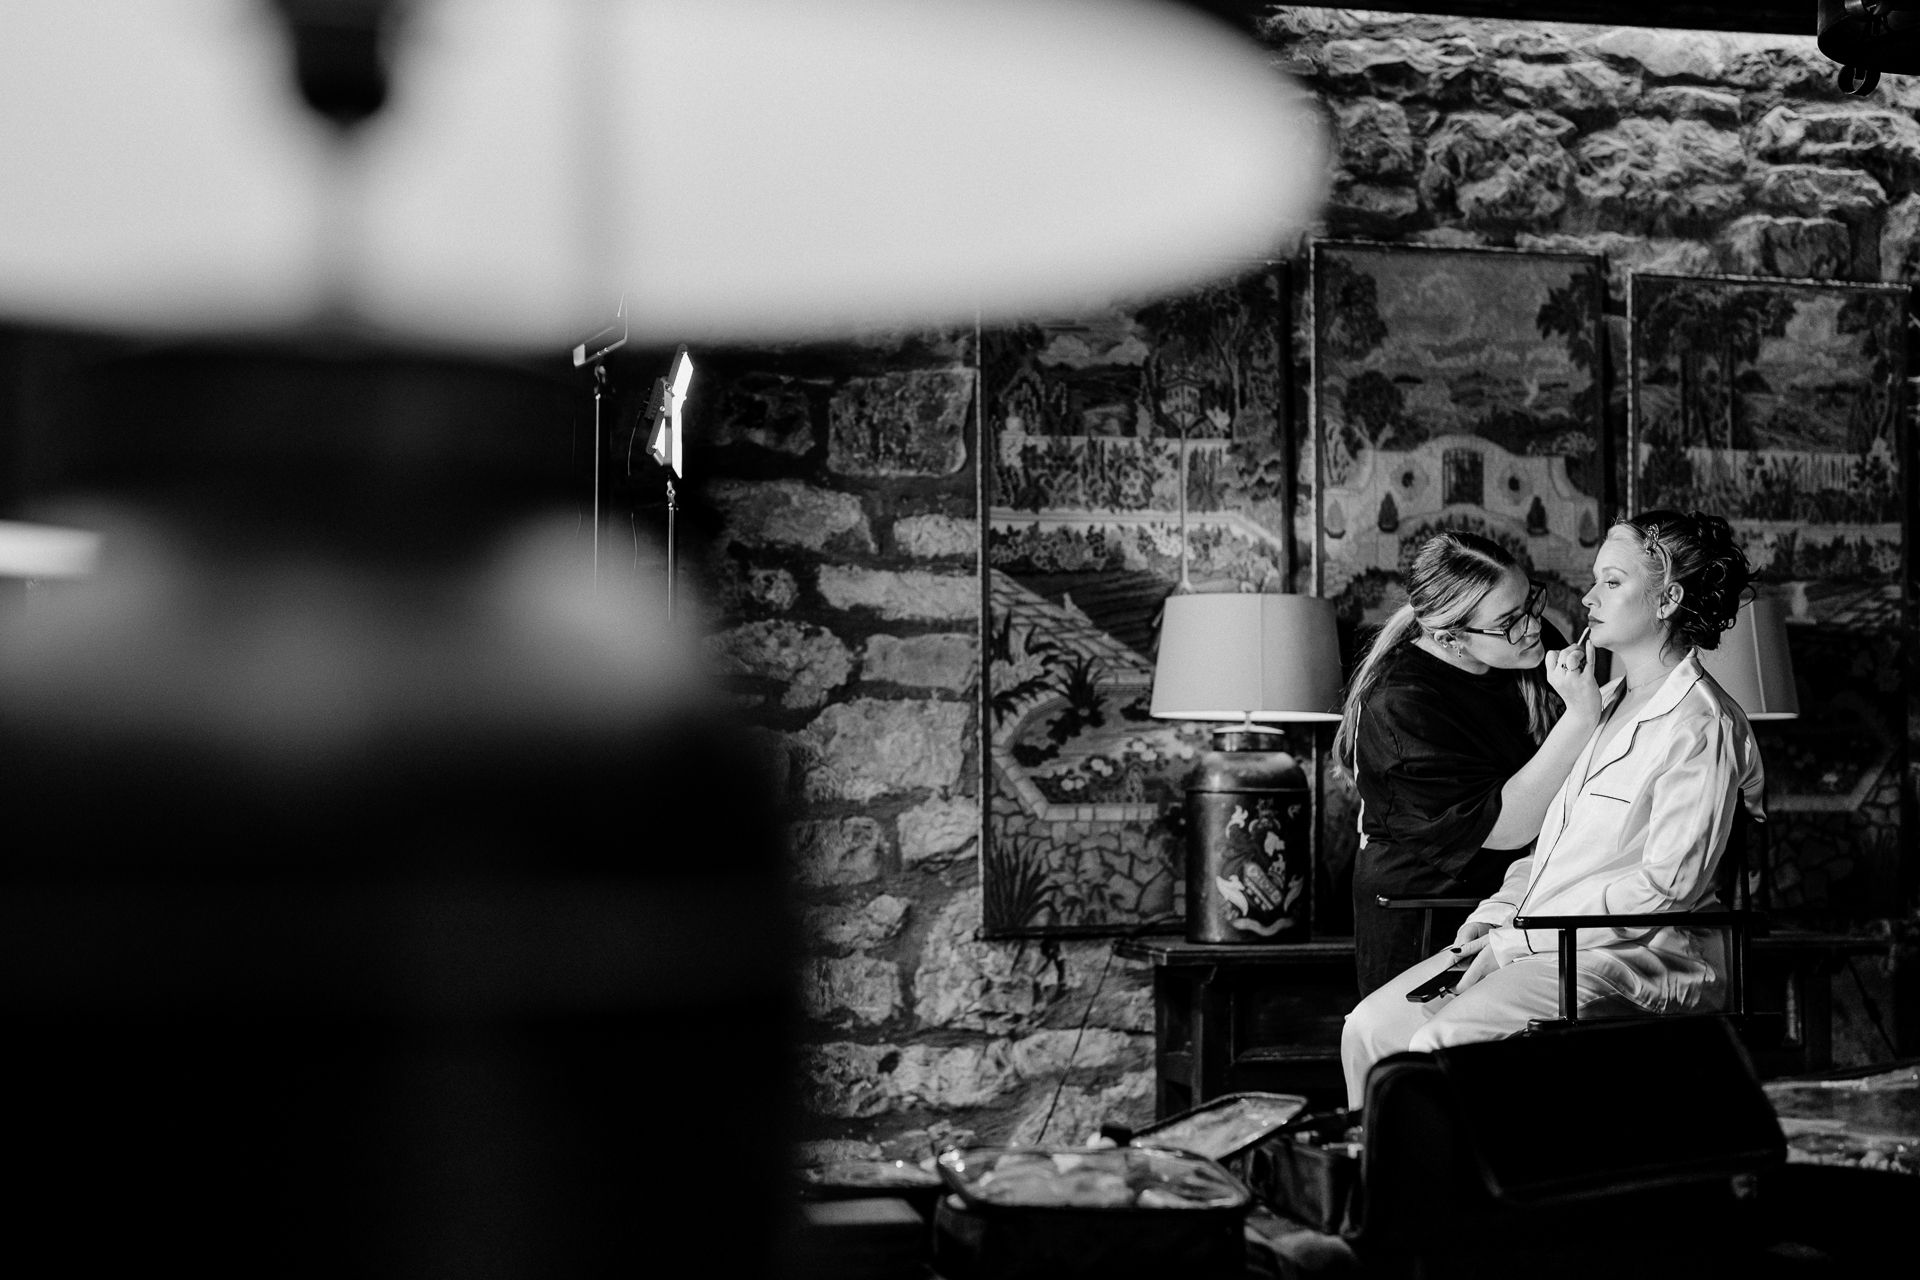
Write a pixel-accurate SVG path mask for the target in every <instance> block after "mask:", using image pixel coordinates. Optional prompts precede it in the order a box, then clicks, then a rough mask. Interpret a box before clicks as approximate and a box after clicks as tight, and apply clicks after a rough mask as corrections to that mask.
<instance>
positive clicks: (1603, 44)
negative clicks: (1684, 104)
mask: <svg viewBox="0 0 1920 1280" xmlns="http://www.w3.org/2000/svg"><path fill="white" fill-rule="evenodd" d="M1583 43H1585V45H1586V48H1587V49H1589V50H1591V51H1592V52H1594V53H1597V54H1600V55H1601V56H1602V57H1605V58H1609V59H1612V60H1614V61H1616V62H1619V63H1623V64H1625V65H1628V66H1632V67H1637V68H1639V69H1640V70H1641V71H1643V72H1645V73H1646V74H1647V75H1648V76H1650V77H1652V78H1653V79H1655V80H1706V81H1714V80H1718V79H1720V78H1721V77H1722V76H1723V75H1725V74H1726V69H1727V54H1728V49H1727V44H1726V41H1724V40H1723V39H1721V37H1720V36H1719V35H1717V34H1716V33H1714V32H1711V31H1672V30H1663V29H1656V28H1652V27H1616V28H1614V29H1613V30H1611V31H1608V32H1606V33H1604V34H1603V35H1601V36H1599V37H1598V38H1597V39H1593V40H1590V41H1585V42H1583Z"/></svg>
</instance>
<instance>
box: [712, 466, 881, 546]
mask: <svg viewBox="0 0 1920 1280" xmlns="http://www.w3.org/2000/svg"><path fill="white" fill-rule="evenodd" d="M708 493H709V495H710V496H711V497H712V499H713V502H714V505H715V506H717V507H718V508H720V511H721V513H722V514H723V515H724V516H725V517H726V522H727V528H726V536H727V538H728V539H730V540H731V541H733V542H737V543H739V544H741V545H742V546H747V547H758V546H792V547H805V548H806V549H808V550H810V551H824V550H829V549H840V550H848V551H866V552H872V551H873V549H874V545H873V530H872V529H871V528H869V527H868V525H867V514H866V512H865V511H864V510H863V509H862V508H861V506H860V499H859V498H857V497H855V496H854V495H853V494H850V493H839V492H837V491H835V490H832V489H819V488H815V487H814V486H812V485H808V484H802V483H801V482H800V481H798V480H767V481H748V480H718V481H715V482H714V484H713V486H712V487H711V488H710V489H709V490H708Z"/></svg>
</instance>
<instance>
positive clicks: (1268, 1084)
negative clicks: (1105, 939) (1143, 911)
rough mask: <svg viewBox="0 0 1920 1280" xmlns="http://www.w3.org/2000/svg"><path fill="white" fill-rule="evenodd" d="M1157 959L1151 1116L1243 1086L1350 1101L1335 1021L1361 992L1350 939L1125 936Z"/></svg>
mask: <svg viewBox="0 0 1920 1280" xmlns="http://www.w3.org/2000/svg"><path fill="white" fill-rule="evenodd" d="M1119 953H1120V954H1121V955H1123V956H1126V957H1128V958H1130V959H1134V960H1149V961H1152V962H1153V1030H1154V1058H1155V1063H1154V1065H1155V1075H1156V1089H1155V1099H1154V1107H1155V1114H1156V1115H1157V1116H1159V1117H1160V1118H1162V1119H1164V1118H1166V1117H1167V1116H1170V1115H1174V1114H1176V1113H1178V1112H1181V1111H1185V1110H1186V1109H1187V1108H1189V1107H1192V1106H1197V1105H1198V1104H1200V1103H1202V1102H1205V1101H1206V1100H1207V1099H1208V1098H1216V1097H1219V1096H1220V1095H1221V1094H1223V1093H1236V1092H1239V1091H1241V1090H1245V1089H1260V1090H1269V1091H1272V1092H1275V1093H1299V1094H1305V1095H1306V1096H1307V1097H1308V1098H1310V1099H1312V1100H1313V1102H1314V1103H1315V1105H1322V1104H1324V1105H1339V1104H1341V1103H1344V1102H1345V1101H1346V1086H1345V1084H1344V1082H1343V1079H1342V1076H1341V1073H1340V1029H1341V1025H1342V1023H1343V1021H1344V1020H1345V1018H1346V1016H1347V1011H1348V1010H1349V1009H1351V1008H1353V1006H1354V1004H1355V1003H1356V1002H1357V1001H1358V1000H1359V998H1360V997H1359V986H1358V983H1357V980H1356V978H1355V976H1354V969H1353V940H1352V939H1351V938H1334V939H1329V940H1326V941H1321V942H1300V943H1292V944H1287V945H1281V946H1251V945H1242V944H1237V943H1235V944H1224V945H1223V944H1213V943H1198V942H1188V941H1186V940H1185V939H1181V938H1131V939H1128V940H1127V941H1124V942H1122V943H1121V944H1120V947H1119Z"/></svg>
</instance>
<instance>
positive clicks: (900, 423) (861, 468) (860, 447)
mask: <svg viewBox="0 0 1920 1280" xmlns="http://www.w3.org/2000/svg"><path fill="white" fill-rule="evenodd" d="M972 403H973V370H971V369H914V370H906V371H902V372H898V373H887V374H882V375H880V376H879V377H875V378H853V379H850V380H849V381H848V382H847V385H846V386H844V387H842V388H841V389H840V390H839V391H838V392H836V393H835V394H834V397H833V401H832V404H831V405H830V406H829V408H828V411H827V465H828V466H829V467H831V468H832V469H833V470H834V471H837V472H839V473H840V474H842V475H856V476H946V475H952V474H953V473H954V472H956V471H958V470H960V468H961V467H963V466H965V465H966V462H967V441H966V426H967V409H968V407H969V406H970V405H971V404H972Z"/></svg>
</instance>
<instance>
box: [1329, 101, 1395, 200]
mask: <svg viewBox="0 0 1920 1280" xmlns="http://www.w3.org/2000/svg"><path fill="white" fill-rule="evenodd" d="M1334 136H1335V139H1336V145H1337V146H1338V152H1339V159H1340V164H1341V166H1342V167H1343V168H1345V169H1346V170H1347V171H1348V172H1349V173H1353V174H1356V175H1358V176H1359V177H1361V178H1364V179H1372V180H1378V179H1381V178H1411V177H1412V176H1413V175H1414V164H1413V157H1414V147H1413V132H1412V130H1410V129H1409V128H1408V127H1407V113H1406V110H1405V108H1403V107H1401V105H1400V104H1399V103H1397V102H1383V101H1381V100H1380V99H1377V98H1362V99H1360V100H1359V101H1358V102H1349V103H1341V104H1338V105H1336V106H1335V107H1334Z"/></svg>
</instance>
